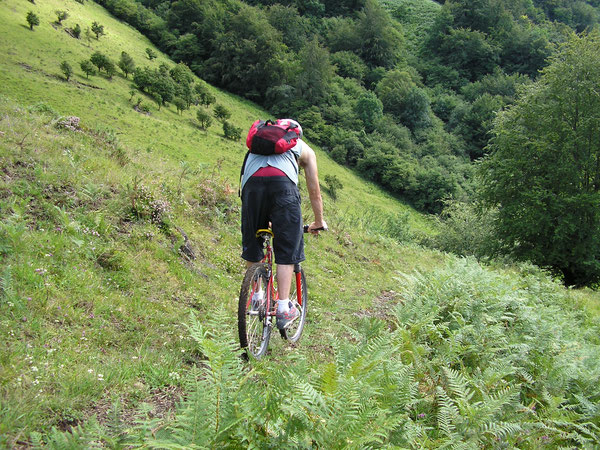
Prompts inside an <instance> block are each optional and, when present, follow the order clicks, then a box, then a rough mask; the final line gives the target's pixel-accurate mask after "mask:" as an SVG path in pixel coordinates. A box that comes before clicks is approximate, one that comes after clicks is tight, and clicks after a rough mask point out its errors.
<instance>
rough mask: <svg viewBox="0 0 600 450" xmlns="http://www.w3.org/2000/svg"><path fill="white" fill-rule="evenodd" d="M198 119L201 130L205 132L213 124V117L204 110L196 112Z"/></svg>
mask: <svg viewBox="0 0 600 450" xmlns="http://www.w3.org/2000/svg"><path fill="white" fill-rule="evenodd" d="M196 118H197V119H198V124H199V126H200V128H201V129H203V130H207V129H208V127H210V125H211V123H212V117H210V114H209V113H208V112H206V111H204V110H202V109H199V110H198V111H196Z"/></svg>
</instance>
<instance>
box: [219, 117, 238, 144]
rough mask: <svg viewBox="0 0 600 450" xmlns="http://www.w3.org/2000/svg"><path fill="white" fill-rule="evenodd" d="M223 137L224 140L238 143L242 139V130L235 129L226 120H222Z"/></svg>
mask: <svg viewBox="0 0 600 450" xmlns="http://www.w3.org/2000/svg"><path fill="white" fill-rule="evenodd" d="M223 135H224V136H225V138H226V139H231V140H232V141H239V140H240V138H241V137H242V129H241V128H239V127H236V126H235V125H233V124H232V123H231V122H229V121H227V120H223Z"/></svg>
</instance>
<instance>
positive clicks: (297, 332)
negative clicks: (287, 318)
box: [279, 269, 308, 343]
mask: <svg viewBox="0 0 600 450" xmlns="http://www.w3.org/2000/svg"><path fill="white" fill-rule="evenodd" d="M294 275H295V276H296V278H295V279H294V280H292V286H291V290H290V301H291V302H292V304H293V305H294V306H295V307H296V308H298V311H300V315H299V316H298V318H297V319H296V320H294V321H293V322H292V323H291V324H290V325H289V326H288V327H287V328H285V329H283V330H279V332H280V333H281V337H282V338H284V339H287V340H288V341H290V342H291V343H294V342H297V341H298V340H299V339H300V336H302V331H303V330H304V323H305V322H306V312H307V311H308V291H307V289H306V277H305V276H304V269H301V270H300V273H294ZM298 275H299V276H300V278H299V279H298ZM298 291H301V292H300V295H298Z"/></svg>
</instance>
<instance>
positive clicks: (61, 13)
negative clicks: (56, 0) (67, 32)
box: [54, 9, 69, 25]
mask: <svg viewBox="0 0 600 450" xmlns="http://www.w3.org/2000/svg"><path fill="white" fill-rule="evenodd" d="M54 12H55V13H56V23H58V24H59V25H61V24H62V21H63V20H66V19H67V18H68V17H69V13H68V12H67V11H62V10H58V9H57V10H56V11H54Z"/></svg>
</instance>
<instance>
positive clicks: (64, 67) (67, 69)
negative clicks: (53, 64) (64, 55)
mask: <svg viewBox="0 0 600 450" xmlns="http://www.w3.org/2000/svg"><path fill="white" fill-rule="evenodd" d="M60 70H61V71H62V73H63V74H64V75H65V78H66V79H67V81H69V79H70V78H71V75H73V68H72V67H71V64H69V63H68V62H67V61H63V62H61V63H60Z"/></svg>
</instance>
